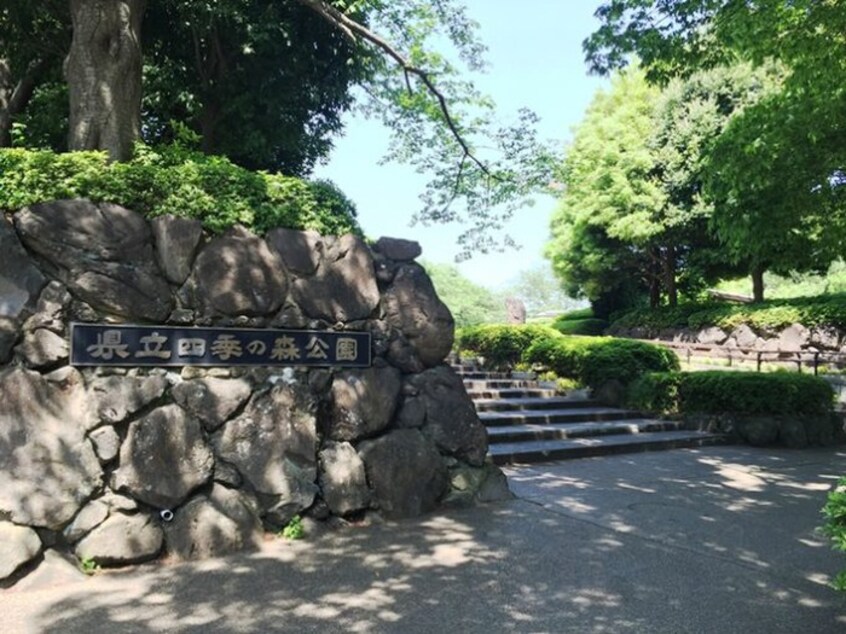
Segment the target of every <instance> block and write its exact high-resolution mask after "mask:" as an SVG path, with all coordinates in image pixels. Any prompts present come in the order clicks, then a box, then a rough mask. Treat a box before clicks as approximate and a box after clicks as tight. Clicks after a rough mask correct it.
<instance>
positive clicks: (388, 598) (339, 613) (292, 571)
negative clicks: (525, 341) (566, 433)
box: [0, 447, 846, 634]
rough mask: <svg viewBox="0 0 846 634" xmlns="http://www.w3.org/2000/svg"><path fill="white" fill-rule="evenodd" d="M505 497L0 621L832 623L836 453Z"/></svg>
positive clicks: (761, 627)
mask: <svg viewBox="0 0 846 634" xmlns="http://www.w3.org/2000/svg"><path fill="white" fill-rule="evenodd" d="M508 475H509V480H510V483H511V487H512V489H513V491H514V493H515V494H516V498H515V499H514V500H511V501H508V502H503V503H497V504H490V505H484V506H478V507H474V508H470V509H456V510H451V511H446V512H443V513H439V514H436V515H430V516H426V517H423V518H418V519H416V520H409V521H403V522H386V523H374V524H370V525H358V526H349V527H345V528H342V529H335V530H323V531H317V532H312V533H311V534H310V535H309V536H308V538H307V539H306V540H303V541H298V542H289V541H285V540H281V539H273V540H270V541H268V542H267V543H266V544H265V547H264V548H263V549H262V551H260V552H258V553H254V554H251V555H239V556H233V557H228V558H224V559H217V560H211V561H204V562H197V563H189V564H169V565H168V564H165V565H162V564H156V565H145V566H138V567H134V568H131V569H128V570H122V571H116V572H106V573H100V574H97V575H94V576H93V577H84V576H82V575H80V574H78V573H77V572H76V571H75V570H74V569H73V568H72V567H71V566H70V564H66V563H64V562H61V561H54V562H52V563H51V564H50V565H47V566H43V567H42V568H40V569H39V570H38V571H36V572H35V573H34V574H33V575H31V576H30V577H28V578H26V579H24V580H23V581H22V582H21V583H19V584H18V585H16V586H14V587H12V588H11V589H8V590H5V591H2V594H0V632H3V633H17V632H56V633H58V632H62V633H69V632H84V633H86V634H90V633H98V632H109V633H112V632H145V633H146V632H204V633H205V632H292V633H303V632H321V633H322V632H402V633H414V632H426V633H440V632H457V633H465V632H486V633H490V632H587V633H604V632H633V633H648V632H667V633H680V632H695V633H706V632H714V633H720V634H727V633H734V632H738V633H743V634H755V633H759V632H760V633H761V634H773V633H778V632H786V633H797V634H799V633H801V634H815V633H819V634H823V633H828V632H832V633H834V632H838V633H841V634H843V633H844V632H846V595H841V594H838V593H836V592H835V591H833V590H832V589H831V588H829V587H828V586H827V583H828V582H829V581H830V579H831V578H832V577H833V575H834V574H836V572H837V571H838V570H840V569H842V568H846V555H844V554H842V553H837V552H835V551H832V550H831V549H830V548H829V545H828V543H827V541H826V539H825V538H824V537H823V536H822V535H821V534H820V533H819V532H818V529H817V527H818V526H819V525H820V524H821V523H822V515H821V513H820V509H821V507H822V505H823V504H824V503H825V497H826V492H827V491H828V490H829V489H830V488H831V487H832V486H833V485H834V484H835V482H836V480H837V478H838V477H840V476H842V475H846V450H844V449H842V448H840V449H825V450H802V451H790V450H763V449H753V448H748V447H707V448H702V449H694V450H675V451H666V452H656V453H645V454H633V455H622V456H613V457H605V458H592V459H584V460H572V461H567V462H561V463H556V464H547V465H533V466H527V467H512V468H509V469H508Z"/></svg>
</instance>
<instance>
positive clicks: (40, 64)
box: [0, 58, 47, 147]
mask: <svg viewBox="0 0 846 634" xmlns="http://www.w3.org/2000/svg"><path fill="white" fill-rule="evenodd" d="M46 66H47V65H46V64H45V63H44V61H43V60H34V61H33V62H32V63H31V64H29V66H27V68H26V70H25V71H24V73H23V75H22V76H21V77H20V79H18V81H17V82H15V80H14V78H13V77H12V69H11V68H10V66H9V63H8V60H5V59H2V58H0V147H9V146H10V145H11V144H12V123H13V121H14V118H15V115H17V114H20V113H21V112H22V111H23V109H24V108H26V106H27V104H28V103H29V100H30V99H31V98H32V93H33V92H34V91H35V87H36V86H37V85H38V78H39V76H40V75H41V73H42V72H43V71H44V68H45V67H46Z"/></svg>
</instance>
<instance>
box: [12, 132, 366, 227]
mask: <svg viewBox="0 0 846 634" xmlns="http://www.w3.org/2000/svg"><path fill="white" fill-rule="evenodd" d="M62 198H89V199H91V200H93V201H108V202H113V203H117V204H120V205H123V206H125V207H128V208H130V209H133V210H135V211H137V212H139V213H141V214H144V215H147V216H150V217H153V216H160V215H163V214H174V215H176V216H184V217H191V218H199V219H200V220H202V222H203V225H204V226H205V227H206V228H207V229H209V230H210V231H213V232H221V231H224V230H225V229H227V228H228V227H231V226H232V225H234V224H236V223H239V224H242V225H244V226H246V227H249V228H252V229H253V230H254V231H256V232H258V233H263V232H265V231H267V230H268V229H271V228H273V227H288V228H291V229H314V230H315V231H318V232H320V233H322V234H324V235H336V234H342V233H349V232H352V233H357V234H360V233H361V232H360V229H359V227H358V223H357V222H356V220H355V209H354V207H353V205H352V203H351V202H349V200H347V199H346V197H344V195H343V194H342V193H341V192H340V191H338V190H337V189H336V188H335V187H334V186H333V185H331V184H330V183H326V182H317V183H310V182H308V181H304V180H302V179H299V178H295V177H290V176H283V175H281V174H267V173H264V172H251V171H249V170H246V169H243V168H240V167H238V166H236V165H234V164H233V163H231V162H230V161H229V160H228V159H226V158H225V157H221V156H207V155H205V154H201V153H199V152H196V151H193V150H189V149H186V148H185V147H184V146H183V145H182V144H179V143H176V144H173V145H170V146H163V147H160V148H149V147H147V146H138V147H137V148H136V154H135V157H134V158H133V159H132V160H131V161H129V162H127V163H109V162H108V161H107V159H106V155H105V153H100V152H71V153H65V154H56V153H54V152H51V151H49V150H23V149H0V209H2V210H9V211H11V210H16V209H19V208H21V207H23V206H26V205H32V204H35V203H38V202H44V201H49V200H57V199H62Z"/></svg>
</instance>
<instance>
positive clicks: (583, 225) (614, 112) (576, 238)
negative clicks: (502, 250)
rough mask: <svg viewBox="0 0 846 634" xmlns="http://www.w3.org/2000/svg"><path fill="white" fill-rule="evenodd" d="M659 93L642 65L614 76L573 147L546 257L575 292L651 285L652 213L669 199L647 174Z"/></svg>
mask: <svg viewBox="0 0 846 634" xmlns="http://www.w3.org/2000/svg"><path fill="white" fill-rule="evenodd" d="M657 95H658V91H657V90H656V89H654V88H652V87H650V86H649V85H647V83H646V81H645V79H644V77H643V74H642V73H641V72H639V71H638V70H637V69H634V70H631V71H629V72H626V73H623V74H621V75H619V76H615V77H614V78H613V80H612V84H611V90H610V91H609V92H602V91H601V92H599V93H597V95H596V96H595V97H594V100H593V102H592V103H591V105H590V106H589V108H588V110H587V113H586V114H585V117H584V120H583V121H582V123H581V124H580V125H579V126H578V128H577V129H576V131H575V134H574V139H573V142H572V145H571V146H570V147H569V148H568V149H567V155H566V158H565V160H564V163H563V165H562V167H561V170H560V175H559V180H560V181H561V182H562V184H563V186H564V194H563V196H562V198H561V203H560V205H559V207H558V209H557V210H556V211H555V213H554V214H553V217H552V220H551V222H550V229H551V233H552V239H551V240H550V242H549V243H548V244H547V247H546V255H547V257H548V258H550V260H551V261H552V266H553V269H554V271H555V274H556V275H557V276H558V278H559V279H560V280H561V281H562V283H563V285H564V290H565V291H566V292H567V293H568V294H569V295H571V296H573V297H586V298H587V299H590V300H591V301H596V300H597V299H599V298H601V297H603V296H606V295H616V296H623V295H625V289H626V288H627V287H630V286H635V287H636V288H638V289H639V290H643V289H644V288H645V287H644V281H643V279H644V276H645V275H646V273H647V272H648V270H649V266H650V265H649V258H648V254H647V253H646V250H645V245H646V243H647V242H648V241H649V238H650V237H651V236H652V235H653V234H654V233H655V231H656V229H657V228H656V226H655V225H654V223H653V222H652V220H651V214H652V211H653V210H654V209H656V208H660V206H661V205H662V204H663V202H662V199H663V193H662V192H661V190H660V188H659V187H658V186H657V185H656V183H655V182H653V181H652V180H651V179H650V177H649V175H650V174H651V173H652V171H653V170H654V167H655V157H654V156H653V153H652V151H651V149H650V148H649V145H648V138H649V135H650V132H651V130H652V116H653V112H654V108H655V103H656V99H657Z"/></svg>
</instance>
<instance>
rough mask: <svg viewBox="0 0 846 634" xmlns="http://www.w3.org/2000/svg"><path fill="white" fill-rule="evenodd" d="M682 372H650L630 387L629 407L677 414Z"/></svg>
mask: <svg viewBox="0 0 846 634" xmlns="http://www.w3.org/2000/svg"><path fill="white" fill-rule="evenodd" d="M684 376H685V375H684V374H682V373H681V372H649V373H647V374H644V375H643V376H641V377H639V378H638V379H637V380H636V381H634V382H633V383H632V384H631V385H630V386H629V393H628V405H629V406H630V407H632V408H634V409H637V410H643V411H647V412H659V413H661V414H675V413H677V412H678V408H679V385H680V384H681V382H682V378H683V377H684Z"/></svg>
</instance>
